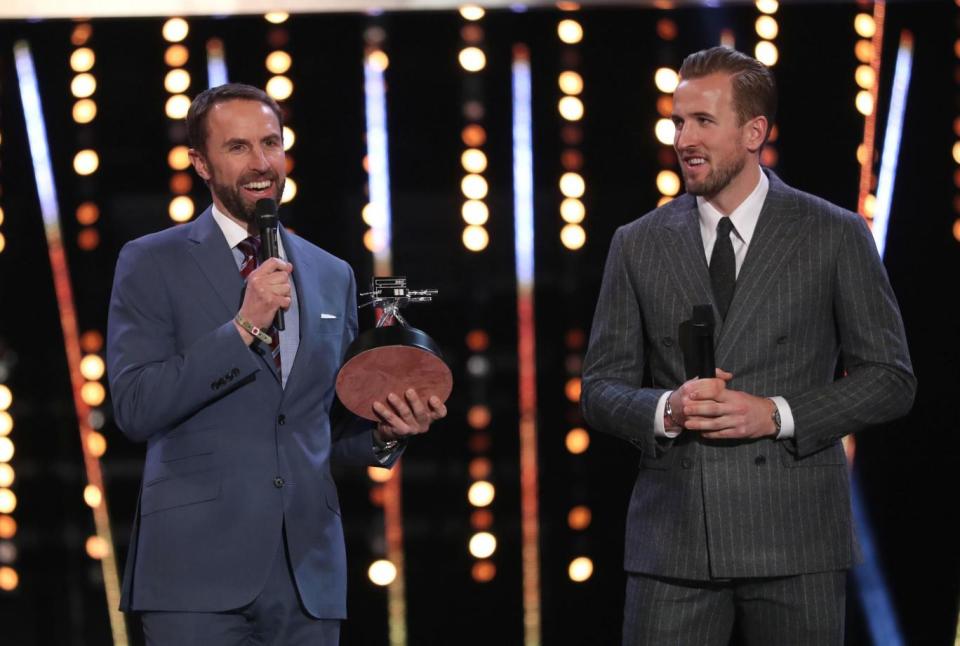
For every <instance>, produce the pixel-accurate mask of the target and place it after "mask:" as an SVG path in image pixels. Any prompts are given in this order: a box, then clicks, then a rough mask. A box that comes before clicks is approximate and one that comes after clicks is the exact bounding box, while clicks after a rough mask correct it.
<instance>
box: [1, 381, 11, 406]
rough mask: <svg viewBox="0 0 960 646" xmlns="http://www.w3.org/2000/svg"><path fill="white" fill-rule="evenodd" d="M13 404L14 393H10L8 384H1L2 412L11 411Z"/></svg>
mask: <svg viewBox="0 0 960 646" xmlns="http://www.w3.org/2000/svg"><path fill="white" fill-rule="evenodd" d="M12 403H13V393H12V392H10V388H8V387H7V386H6V384H0V411H5V410H7V409H9V408H10V404H12Z"/></svg>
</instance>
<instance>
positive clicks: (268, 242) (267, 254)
mask: <svg viewBox="0 0 960 646" xmlns="http://www.w3.org/2000/svg"><path fill="white" fill-rule="evenodd" d="M260 242H261V247H260V249H261V254H262V255H263V258H261V262H263V261H264V260H266V259H267V258H279V257H280V245H279V243H278V242H277V227H276V226H268V227H263V228H262V229H261V230H260ZM283 315H284V311H283V309H282V308H281V309H278V310H277V314H276V316H274V319H273V327H275V328H276V329H277V330H280V331H283V330H284V328H285V327H286V325H285V323H284V320H283Z"/></svg>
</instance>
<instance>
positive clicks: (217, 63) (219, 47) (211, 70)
mask: <svg viewBox="0 0 960 646" xmlns="http://www.w3.org/2000/svg"><path fill="white" fill-rule="evenodd" d="M227 82H228V77H227V61H226V59H225V57H224V52H223V41H222V40H220V39H219V38H211V39H209V40H208V41H207V87H217V86H220V85H225V84H226V83H227Z"/></svg>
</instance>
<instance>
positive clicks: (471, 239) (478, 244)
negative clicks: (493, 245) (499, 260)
mask: <svg viewBox="0 0 960 646" xmlns="http://www.w3.org/2000/svg"><path fill="white" fill-rule="evenodd" d="M489 243H490V235H489V234H488V233H487V230H486V229H484V228H483V227H481V226H476V225H472V224H471V225H470V226H467V227H466V228H464V230H463V246H464V247H466V248H467V249H469V250H470V251H483V250H484V249H486V248H487V245H488V244H489Z"/></svg>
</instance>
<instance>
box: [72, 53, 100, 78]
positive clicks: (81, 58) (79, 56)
mask: <svg viewBox="0 0 960 646" xmlns="http://www.w3.org/2000/svg"><path fill="white" fill-rule="evenodd" d="M96 60H97V58H96V55H95V54H94V53H93V50H92V49H90V48H89V47H81V48H80V49H76V50H74V52H73V53H72V54H70V69H72V70H73V71H74V72H89V71H90V70H92V69H93V64H94V63H95V62H96Z"/></svg>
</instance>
